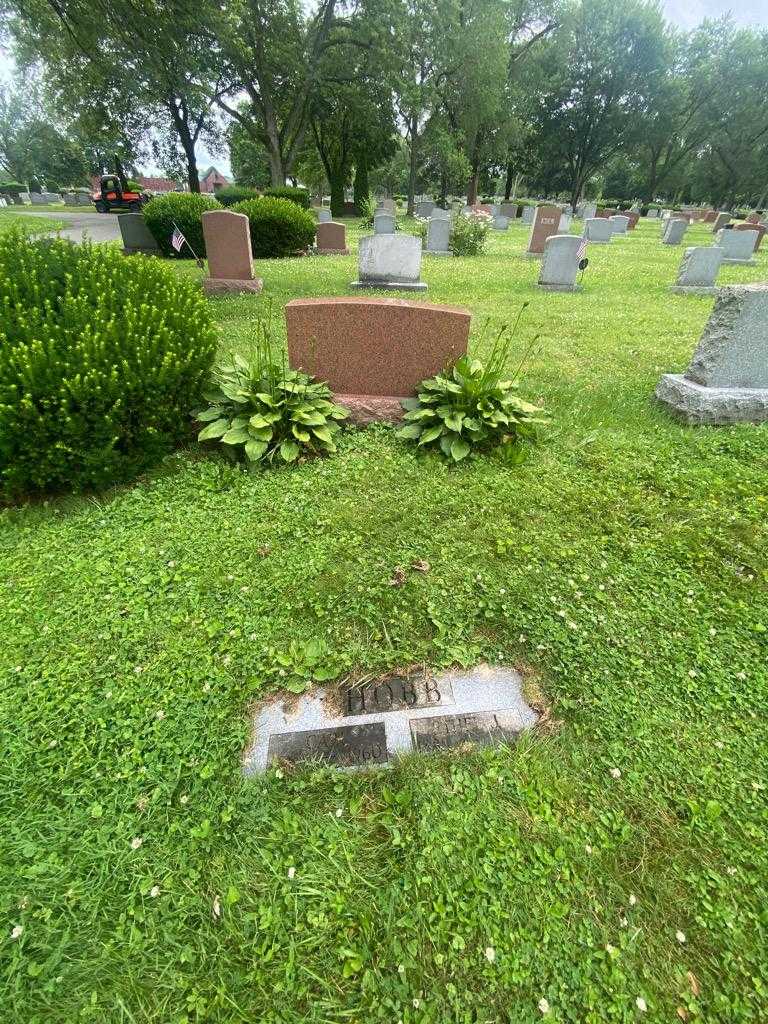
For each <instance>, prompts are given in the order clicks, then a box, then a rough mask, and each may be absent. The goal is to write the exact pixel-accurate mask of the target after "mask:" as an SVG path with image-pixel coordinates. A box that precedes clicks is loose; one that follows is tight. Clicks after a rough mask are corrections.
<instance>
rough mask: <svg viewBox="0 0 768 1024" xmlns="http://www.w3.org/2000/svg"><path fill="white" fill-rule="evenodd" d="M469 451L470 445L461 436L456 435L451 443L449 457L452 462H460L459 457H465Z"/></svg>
mask: <svg viewBox="0 0 768 1024" xmlns="http://www.w3.org/2000/svg"><path fill="white" fill-rule="evenodd" d="M469 452H470V446H469V444H468V443H467V442H466V441H465V440H464V438H463V437H457V438H456V440H455V441H454V442H453V443H452V444H451V458H452V459H453V460H454V462H460V461H461V459H465V458H466V457H467V455H469Z"/></svg>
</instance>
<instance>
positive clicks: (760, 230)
mask: <svg viewBox="0 0 768 1024" xmlns="http://www.w3.org/2000/svg"><path fill="white" fill-rule="evenodd" d="M733 230H734V231H756V232H757V238H756V239H755V252H757V250H758V249H759V248H760V243H761V242H762V240H763V235H764V234H765V233H766V231H768V228H766V226H765V224H761V223H760V221H759V220H758V221H751V220H750V221H747V222H746V224H737V225H736V227H735V228H734V229H733Z"/></svg>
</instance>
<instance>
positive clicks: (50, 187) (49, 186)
mask: <svg viewBox="0 0 768 1024" xmlns="http://www.w3.org/2000/svg"><path fill="white" fill-rule="evenodd" d="M60 191H61V189H60V188H59V183H58V181H47V182H46V183H45V188H44V189H43V192H60Z"/></svg>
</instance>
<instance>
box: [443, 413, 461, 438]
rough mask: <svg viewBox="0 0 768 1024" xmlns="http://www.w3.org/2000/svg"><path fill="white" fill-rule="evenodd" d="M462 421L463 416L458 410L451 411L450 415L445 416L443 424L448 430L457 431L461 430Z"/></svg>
mask: <svg viewBox="0 0 768 1024" xmlns="http://www.w3.org/2000/svg"><path fill="white" fill-rule="evenodd" d="M463 423H464V417H463V415H462V414H461V413H460V412H455V413H452V414H451V415H450V416H446V417H445V425H446V427H448V429H449V430H455V431H456V432H457V433H458V432H459V431H460V430H461V428H462V425H463Z"/></svg>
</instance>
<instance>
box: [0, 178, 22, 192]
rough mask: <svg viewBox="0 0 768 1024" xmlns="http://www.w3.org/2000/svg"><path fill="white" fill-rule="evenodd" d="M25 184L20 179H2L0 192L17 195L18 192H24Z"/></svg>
mask: <svg viewBox="0 0 768 1024" xmlns="http://www.w3.org/2000/svg"><path fill="white" fill-rule="evenodd" d="M26 191H27V186H26V185H22V183H21V182H20V181H4V182H2V184H0V193H4V194H6V195H17V194H18V193H19V192H26Z"/></svg>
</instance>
